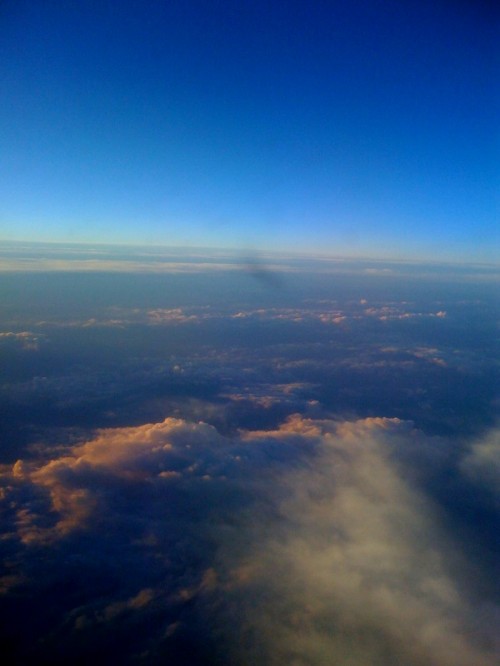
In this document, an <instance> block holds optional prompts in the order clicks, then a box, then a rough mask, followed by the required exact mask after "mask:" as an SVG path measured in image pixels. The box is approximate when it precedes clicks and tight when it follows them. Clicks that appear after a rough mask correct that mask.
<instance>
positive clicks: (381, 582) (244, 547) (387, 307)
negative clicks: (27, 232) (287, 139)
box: [0, 250, 500, 666]
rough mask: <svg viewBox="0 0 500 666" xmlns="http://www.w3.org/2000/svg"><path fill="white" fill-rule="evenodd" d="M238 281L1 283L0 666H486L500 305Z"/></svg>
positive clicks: (423, 273) (382, 278)
mask: <svg viewBox="0 0 500 666" xmlns="http://www.w3.org/2000/svg"><path fill="white" fill-rule="evenodd" d="M82 252H83V250H82ZM114 258H116V257H114ZM80 259H81V257H78V261H80ZM108 259H109V257H104V258H102V256H101V259H100V261H102V262H106V261H108ZM111 259H113V257H111ZM170 259H172V258H170ZM205 259H206V258H205ZM82 260H85V257H84V258H83V259H82ZM120 260H123V258H122V257H120ZM155 261H156V259H155ZM231 261H233V259H231ZM231 261H230V260H229V259H228V258H227V257H224V256H221V255H219V256H215V255H213V256H212V258H211V264H210V266H209V267H207V264H208V263H209V262H207V261H206V260H204V261H201V260H200V259H199V258H197V259H196V261H195V260H192V261H191V264H192V265H191V266H190V265H187V264H189V262H187V260H186V257H181V258H180V259H179V257H176V258H174V259H172V262H173V267H174V268H173V269H172V270H168V271H167V270H166V271H165V272H156V271H153V272H151V271H144V270H142V271H140V270H138V269H137V267H136V269H134V270H135V271H136V272H127V271H126V267H125V268H124V267H123V266H122V267H121V270H120V271H118V272H109V265H107V266H105V269H106V271H108V272H105V271H101V272H89V273H83V272H77V271H70V270H67V271H65V272H47V271H43V270H41V269H40V267H38V268H37V272H22V271H19V272H9V271H7V272H5V273H2V274H1V275H0V288H1V292H2V309H1V322H0V354H1V358H2V363H1V373H2V376H1V385H0V408H1V413H2V442H1V445H2V449H1V462H2V468H1V473H2V517H3V518H2V526H3V531H2V540H1V542H0V543H1V550H2V560H3V571H2V578H1V590H2V596H1V598H0V609H1V610H0V613H1V619H2V623H1V626H2V630H1V631H2V645H3V646H4V650H3V651H4V653H5V655H6V659H7V658H8V659H9V660H10V663H19V664H25V663H26V664H28V663H33V664H35V663H36V664H42V663H47V664H48V663H50V664H58V663H60V664H63V663H74V664H87V663H94V664H100V663H103V664H104V663H110V662H114V663H124V664H125V663H144V664H159V663H169V664H173V665H174V666H177V665H181V664H186V665H187V664H190V665H193V666H196V665H197V664H207V665H209V664H254V663H261V664H270V665H275V664H276V665H281V664H291V663H293V664H308V665H313V666H316V665H319V664H325V665H326V664H328V665H329V666H330V665H332V664H333V665H336V664H339V665H340V664H342V666H344V665H345V664H349V665H352V666H361V665H363V666H365V665H369V666H370V665H373V666H378V665H379V664H380V665H384V666H387V665H391V664H405V665H406V664H407V665H408V666H420V665H422V666H423V665H424V664H425V665H429V664H430V665H435V666H446V665H448V664H449V665H450V666H452V665H453V666H457V665H458V666H461V665H463V666H472V665H474V666H477V665H483V664H484V665H485V666H490V665H491V666H492V665H493V664H494V663H496V661H497V659H498V655H499V646H498V644H495V627H496V624H497V623H498V603H499V598H500V590H499V588H498V582H497V581H498V575H497V574H498V572H497V571H496V570H495V566H496V561H497V559H498V550H497V549H498V543H497V541H496V540H497V534H498V527H499V525H498V494H497V493H498V479H499V435H498V430H497V429H496V422H495V418H496V410H497V405H498V403H497V402H496V400H497V398H496V395H495V389H496V387H497V382H498V374H497V366H496V347H495V344H496V340H495V332H496V329H495V326H496V321H495V320H496V315H497V302H496V297H495V289H494V284H493V282H492V281H491V280H489V279H487V276H486V278H485V276H484V275H483V274H473V275H468V274H466V273H463V274H462V275H457V274H456V273H455V274H453V275H452V274H451V269H450V271H449V272H447V270H446V269H445V268H439V269H438V267H435V266H434V267H426V266H423V265H422V266H417V265H415V266H413V267H411V269H410V268H409V267H408V266H407V265H401V266H400V267H398V266H397V265H389V266H384V265H382V264H380V262H379V263H377V264H369V263H365V264H363V263H359V264H355V262H352V263H351V264H349V265H346V262H344V263H343V264H342V265H340V264H338V265H335V266H333V268H332V267H331V266H330V267H328V266H327V265H326V263H325V262H322V263H321V262H318V263H317V264H314V262H312V260H310V261H309V262H302V263H301V264H300V263H298V262H297V261H296V262H295V264H294V263H293V261H292V260H288V259H287V262H285V261H284V260H277V259H274V260H273V259H266V261H264V260H262V261H261V260H260V259H259V260H258V261H256V263H255V262H254V263H252V266H254V268H252V269H251V270H250V269H249V268H248V266H246V265H245V263H244V261H240V266H238V262H235V265H233V264H231ZM280 261H281V263H280ZM175 262H177V263H178V264H179V266H182V270H180V269H179V270H174V269H175ZM247 263H248V262H247ZM254 264H255V265H254ZM103 265H104V264H103ZM228 266H229V267H228ZM328 268H330V269H331V270H330V269H329V270H326V269H328ZM114 270H116V267H115V268H114ZM255 271H257V272H258V275H254V273H255ZM274 271H275V272H276V279H275V278H274Z"/></svg>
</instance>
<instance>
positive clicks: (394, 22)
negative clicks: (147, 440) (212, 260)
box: [0, 0, 499, 261]
mask: <svg viewBox="0 0 500 666" xmlns="http://www.w3.org/2000/svg"><path fill="white" fill-rule="evenodd" d="M498 26H499V22H498V11H497V10H496V9H495V6H494V3H489V2H466V1H462V2H448V1H445V0H438V1H435V2H429V1H424V2H414V1H410V0H408V1H405V2H395V1H387V2H383V3H381V2H377V1H375V0H364V1H363V2H361V1H360V0H351V1H349V2H341V1H339V0H335V1H333V2H313V3H306V2H303V1H302V2H296V1H295V2H291V1H289V2H272V3H265V2H261V1H260V0H257V1H256V0H254V1H253V2H249V1H248V2H247V1H243V0H240V1H238V2H236V3H235V2H229V1H221V2H217V3H204V2H199V1H194V0H193V1H188V0H183V1H182V2H180V1H175V2H169V3H166V2H160V1H159V0H152V1H151V2H148V3H144V2H139V1H134V0H125V1H122V2H103V1H101V2H92V1H90V0H84V1H82V2H79V3H71V2H65V1H62V0H56V1H55V2H51V3H39V2H35V1H34V0H22V1H16V2H14V1H13V0H7V1H6V2H4V3H2V7H1V9H0V81H1V84H0V87H1V91H2V98H3V102H2V104H1V105H0V132H1V136H2V149H1V150H0V170H1V172H2V178H1V179H0V238H3V239H4V240H6V239H18V240H39V241H59V242H69V241H73V242H109V243H145V244H162V245H168V244H172V245H185V246H213V247H233V248H235V247H243V248H246V247H250V248H254V249H276V250H280V249H283V250H307V251H318V250H321V251H322V252H330V253H332V254H337V255H346V256H370V255H371V256H387V257H392V258H424V259H425V258H429V259H440V258H442V259H446V260H450V259H451V260H459V261H467V260H470V261H492V260H494V259H495V258H496V256H497V253H498V231H497V230H496V221H495V212H496V210H495V209H498V193H497V192H498V190H497V189H496V188H497V187H498V143H495V141H496V137H497V136H498V133H497V122H496V121H497V117H498V92H497V85H496V84H497V76H496V69H497V65H498V47H497V45H496V41H497V39H496V38H497V36H498Z"/></svg>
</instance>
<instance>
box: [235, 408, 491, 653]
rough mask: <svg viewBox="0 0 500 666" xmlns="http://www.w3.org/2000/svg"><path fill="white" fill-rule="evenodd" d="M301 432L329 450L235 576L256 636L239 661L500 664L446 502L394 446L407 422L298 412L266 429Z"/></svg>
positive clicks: (249, 632) (240, 604)
mask: <svg viewBox="0 0 500 666" xmlns="http://www.w3.org/2000/svg"><path fill="white" fill-rule="evenodd" d="M292 435H293V436H300V437H301V438H303V439H307V440H314V439H318V438H319V439H320V440H321V444H320V447H319V450H318V454H317V456H316V457H315V458H314V460H313V461H312V463H311V465H309V466H308V467H307V468H306V469H305V470H303V469H301V470H299V471H295V472H293V473H291V474H290V475H289V476H288V477H287V478H286V480H285V481H284V483H285V485H286V487H287V492H286V493H285V495H284V496H283V495H282V494H281V493H282V490H280V495H281V498H280V500H279V501H278V507H279V509H278V513H277V515H275V516H273V517H272V518H271V520H270V521H269V522H268V523H266V524H265V525H264V526H263V527H261V526H258V527H256V528H255V527H254V528H249V534H250V536H249V538H248V542H246V543H244V545H243V547H241V552H240V553H239V557H240V562H239V563H238V565H237V566H236V567H235V568H234V569H230V570H229V572H228V573H227V578H226V584H227V587H228V590H229V591H230V592H229V594H233V593H234V594H235V597H236V601H235V602H234V606H235V607H236V608H237V612H238V614H239V616H240V618H241V623H242V626H243V628H244V629H243V631H242V634H243V635H245V636H246V637H247V641H246V642H245V643H244V644H243V645H242V646H241V644H239V645H234V646H233V647H234V650H235V654H236V655H237V657H236V659H237V663H246V660H247V659H248V654H249V653H250V654H254V655H255V657H256V658H257V661H260V662H261V663H266V664H285V663H293V664H304V665H305V664H325V665H326V664H339V665H340V664H342V665H344V664H352V665H353V666H355V665H356V666H357V665H360V666H361V665H366V664H370V665H378V664H380V665H381V666H382V665H386V664H396V663H397V664H401V663H404V664H412V665H413V664H415V665H420V664H421V665H422V666H423V665H424V664H426V665H430V664H435V665H436V666H445V665H448V664H449V665H450V666H452V665H453V666H457V665H459V664H460V665H463V666H472V664H474V665H479V664H484V665H486V664H491V665H493V663H495V658H494V656H493V654H489V655H488V650H487V648H485V647H484V645H483V646H482V648H481V647H479V646H478V645H476V644H475V642H476V640H477V635H475V620H474V611H475V609H474V608H473V607H472V605H471V604H470V602H468V601H467V599H466V598H465V596H464V595H463V592H462V591H461V589H460V585H459V583H458V582H457V581H456V580H454V578H453V575H452V574H451V568H450V566H449V561H450V560H453V559H454V558H453V556H452V554H451V553H452V551H451V548H450V544H449V543H448V542H447V538H446V537H445V536H444V535H443V532H442V530H440V528H439V525H438V522H437V521H436V511H435V509H434V508H433V506H432V504H431V503H430V502H429V501H428V500H427V499H426V498H425V497H423V496H422V495H421V494H419V493H418V492H417V491H416V490H415V489H414V488H412V487H411V485H410V484H409V483H408V482H407V481H405V479H404V476H403V475H402V473H401V472H400V470H399V469H398V466H397V464H395V463H394V462H393V461H392V460H391V457H390V455H389V451H390V448H391V446H392V447H394V446H396V447H397V446H400V445H404V444H405V440H408V439H411V438H412V437H414V436H415V434H414V433H413V432H412V431H411V429H409V427H408V424H406V423H401V422H399V421H398V420H397V419H365V420H363V421H357V422H354V423H342V424H334V423H332V422H328V421H323V422H321V421H316V422H314V421H309V420H306V421H304V420H303V419H295V420H292V421H290V422H289V423H288V424H286V425H285V426H284V427H282V428H281V429H280V430H279V431H277V432H275V433H273V434H272V435H270V433H261V434H259V435H258V436H259V437H260V436H263V437H269V436H272V437H275V438H277V439H282V438H288V437H290V436H292ZM253 436H255V434H254V435H253ZM389 444H390V445H391V446H388V445H389ZM230 559H231V558H230ZM236 559H237V558H236ZM233 610H234V609H233ZM238 638H239V634H238ZM250 661H252V659H251V660H250Z"/></svg>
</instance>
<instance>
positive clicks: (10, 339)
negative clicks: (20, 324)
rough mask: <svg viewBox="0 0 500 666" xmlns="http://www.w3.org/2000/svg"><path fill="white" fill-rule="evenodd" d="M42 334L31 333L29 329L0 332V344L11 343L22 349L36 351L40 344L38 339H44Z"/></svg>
mask: <svg viewBox="0 0 500 666" xmlns="http://www.w3.org/2000/svg"><path fill="white" fill-rule="evenodd" d="M44 337H45V336H44V335H41V334H36V333H32V332H31V331H19V332H17V333H14V332H13V331H2V332H0V344H2V343H3V344H6V345H9V344H13V345H16V346H18V347H21V348H22V349H26V350H30V351H37V350H38V349H39V346H40V341H41V340H42V339H44Z"/></svg>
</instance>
